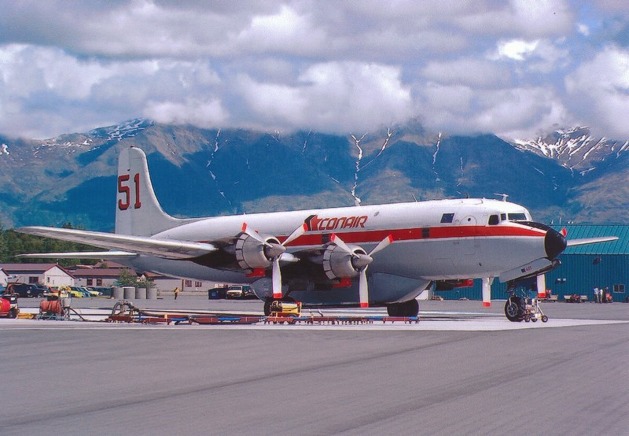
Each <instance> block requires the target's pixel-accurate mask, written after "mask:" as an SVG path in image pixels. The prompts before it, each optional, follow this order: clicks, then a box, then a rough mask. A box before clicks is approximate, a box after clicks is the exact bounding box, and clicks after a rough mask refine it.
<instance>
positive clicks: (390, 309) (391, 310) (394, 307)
mask: <svg viewBox="0 0 629 436" xmlns="http://www.w3.org/2000/svg"><path fill="white" fill-rule="evenodd" d="M387 314H389V316H400V305H399V304H389V305H387Z"/></svg>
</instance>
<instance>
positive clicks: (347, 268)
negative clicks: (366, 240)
mask: <svg viewBox="0 0 629 436" xmlns="http://www.w3.org/2000/svg"><path fill="white" fill-rule="evenodd" d="M348 247H349V249H350V250H352V251H351V253H348V252H347V251H345V250H343V249H342V248H341V247H339V246H338V245H335V244H332V245H330V246H329V247H328V248H326V250H325V251H324V252H323V271H324V272H325V275H326V276H327V277H328V278H329V279H331V280H333V279H340V278H346V277H356V276H357V275H358V274H359V273H360V269H359V268H357V267H356V266H355V265H354V263H353V259H354V258H355V256H353V255H357V256H359V257H360V256H367V253H366V252H365V250H363V249H362V248H361V247H358V246H356V245H349V246H348ZM352 254H353V255H352Z"/></svg>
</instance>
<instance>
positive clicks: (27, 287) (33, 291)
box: [5, 283, 48, 298]
mask: <svg viewBox="0 0 629 436" xmlns="http://www.w3.org/2000/svg"><path fill="white" fill-rule="evenodd" d="M47 291H48V288H46V287H43V286H41V285H35V284H32V283H9V284H8V285H7V289H6V290H5V294H11V293H13V294H16V295H17V296H18V297H20V298H35V297H38V298H39V297H43V296H44V293H46V292H47Z"/></svg>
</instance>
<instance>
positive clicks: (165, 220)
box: [116, 147, 180, 236]
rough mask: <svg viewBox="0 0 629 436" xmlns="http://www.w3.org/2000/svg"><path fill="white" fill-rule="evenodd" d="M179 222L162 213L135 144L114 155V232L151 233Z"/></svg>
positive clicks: (137, 234)
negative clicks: (116, 181) (115, 196)
mask: <svg viewBox="0 0 629 436" xmlns="http://www.w3.org/2000/svg"><path fill="white" fill-rule="evenodd" d="M179 224H180V222H179V220H178V219H176V218H173V217H171V216H170V215H168V214H167V213H166V212H164V211H163V210H162V208H161V206H160V205H159V201H158V200H157V197H156V196H155V192H154V191H153V184H152V183H151V177H150V175H149V169H148V163H147V160H146V154H144V152H143V151H142V150H140V149H139V148H136V147H130V148H127V149H125V150H123V151H122V152H121V153H120V156H119V157H118V195H117V198H116V233H120V234H124V235H134V236H153V235H155V234H156V233H159V232H162V231H164V230H168V229H170V228H173V227H176V226H177V225H179Z"/></svg>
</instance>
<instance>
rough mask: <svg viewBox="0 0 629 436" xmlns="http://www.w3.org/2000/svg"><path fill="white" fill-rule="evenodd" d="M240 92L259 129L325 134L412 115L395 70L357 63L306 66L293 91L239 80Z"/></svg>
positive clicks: (371, 125)
mask: <svg viewBox="0 0 629 436" xmlns="http://www.w3.org/2000/svg"><path fill="white" fill-rule="evenodd" d="M239 82H240V86H239V91H240V93H241V95H242V98H243V99H244V100H245V101H246V102H247V103H248V107H249V108H250V109H251V110H252V111H253V112H254V113H255V114H256V115H257V117H260V118H261V119H263V120H264V125H267V126H268V125H269V124H268V123H271V125H273V124H275V125H279V126H283V127H284V128H289V127H290V126H298V127H299V128H302V129H317V130H323V131H328V132H341V131H344V132H347V131H365V130H369V129H372V128H373V127H374V126H380V125H383V124H387V123H393V122H394V121H396V120H399V119H407V118H409V117H411V116H412V114H413V111H412V107H411V106H412V105H411V96H410V90H409V89H407V88H405V86H404V85H403V83H402V82H401V80H400V71H399V69H397V68H393V67H388V66H383V65H377V64H360V63H356V62H330V63H324V64H315V65H312V66H310V67H308V68H307V69H306V70H305V71H304V72H303V73H301V74H300V76H299V77H298V80H297V83H296V84H295V85H293V86H288V85H283V84H267V83H260V82H256V81H255V80H253V79H251V78H250V77H248V76H244V77H241V78H240V81H239Z"/></svg>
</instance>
